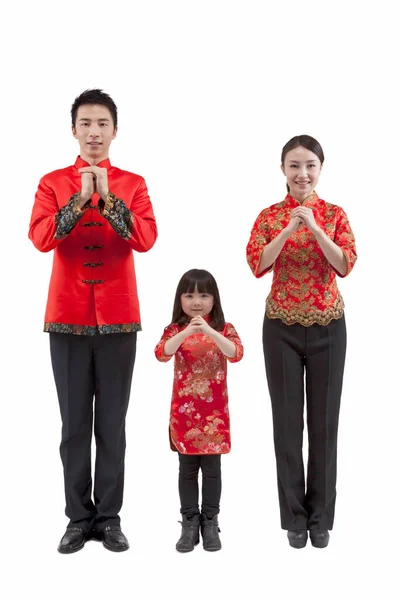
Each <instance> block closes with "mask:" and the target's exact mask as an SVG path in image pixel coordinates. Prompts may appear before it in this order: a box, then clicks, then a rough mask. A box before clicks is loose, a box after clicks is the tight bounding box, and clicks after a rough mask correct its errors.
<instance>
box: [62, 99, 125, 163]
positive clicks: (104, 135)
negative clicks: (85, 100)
mask: <svg viewBox="0 0 400 600" xmlns="http://www.w3.org/2000/svg"><path fill="white" fill-rule="evenodd" d="M72 134H73V136H74V138H75V139H77V140H78V142H79V147H80V156H81V158H82V159H83V160H86V161H87V162H88V163H89V164H94V165H95V164H98V163H99V162H101V161H102V160H104V159H105V158H108V149H109V147H110V144H111V142H112V141H113V139H114V138H115V136H116V135H117V128H116V127H115V128H114V123H113V119H112V116H111V113H110V111H109V110H108V108H107V107H106V106H102V105H101V104H84V105H83V106H80V107H79V108H78V112H77V115H76V122H75V127H74V126H73V127H72Z"/></svg>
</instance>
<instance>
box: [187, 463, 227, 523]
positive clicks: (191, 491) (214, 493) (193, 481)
mask: <svg viewBox="0 0 400 600" xmlns="http://www.w3.org/2000/svg"><path fill="white" fill-rule="evenodd" d="M200 468H201V474H202V490H201V491H202V504H201V512H202V513H204V514H205V515H207V518H208V519H212V518H213V517H214V516H215V515H217V514H218V513H219V502H220V499H221V488H222V485H221V455H220V454H201V455H200V454H195V455H190V454H181V453H179V497H180V500H181V513H182V515H186V517H187V518H188V519H191V518H192V517H193V516H194V515H197V514H199V469H200Z"/></svg>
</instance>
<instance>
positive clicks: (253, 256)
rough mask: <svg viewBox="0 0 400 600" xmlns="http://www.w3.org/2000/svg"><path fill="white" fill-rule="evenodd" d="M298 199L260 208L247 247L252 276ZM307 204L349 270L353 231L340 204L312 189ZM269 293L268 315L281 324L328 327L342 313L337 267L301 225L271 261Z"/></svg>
mask: <svg viewBox="0 0 400 600" xmlns="http://www.w3.org/2000/svg"><path fill="white" fill-rule="evenodd" d="M298 205H299V203H298V201H297V200H295V199H294V198H292V197H291V196H289V195H288V196H287V197H286V199H285V201H284V202H283V203H282V202H281V203H279V204H275V205H273V206H271V207H270V208H267V209H264V210H263V211H261V213H260V214H259V216H258V217H257V219H256V221H255V223H254V226H253V229H252V231H251V235H250V240H249V243H248V245H247V261H248V263H249V266H250V268H251V269H252V271H253V273H254V274H255V275H256V277H261V276H262V275H264V274H265V273H266V272H267V271H265V272H264V273H261V274H258V273H257V271H258V266H259V263H260V260H261V254H262V252H263V249H264V247H265V245H266V244H269V243H270V242H271V241H272V240H273V239H274V238H275V237H276V236H277V235H278V234H279V233H280V231H281V230H282V229H283V228H285V227H286V226H287V225H288V223H289V220H290V213H291V212H292V210H293V209H294V208H295V207H296V206H298ZM304 205H305V206H307V207H309V208H311V209H312V210H313V212H314V217H315V221H316V223H317V225H318V226H319V227H320V228H321V229H322V230H323V231H324V232H325V233H326V235H327V236H328V237H329V238H330V239H331V240H333V241H334V242H335V243H336V244H337V245H338V246H339V247H340V248H341V250H342V251H343V254H344V256H345V259H346V263H347V272H346V273H345V275H347V274H348V273H350V271H351V270H352V268H353V267H354V264H355V262H356V260H357V253H356V247H355V240H354V234H353V232H352V230H351V227H350V224H349V220H348V218H347V215H346V213H345V212H344V211H343V209H342V208H340V207H339V206H336V205H334V204H330V203H328V202H325V201H324V200H321V199H320V198H318V196H317V194H316V193H313V194H312V195H311V196H310V197H309V198H308V199H307V200H306V201H305V203H304ZM272 269H273V271H274V274H273V281H272V286H271V292H270V294H269V296H268V298H267V301H266V310H267V315H268V316H269V317H270V318H279V319H281V320H282V321H283V322H284V323H286V324H288V325H290V324H292V323H296V322H297V323H301V324H303V325H305V326H309V325H312V324H314V323H319V324H321V325H327V324H328V323H329V322H330V321H331V320H332V319H338V318H340V317H341V316H342V314H343V309H344V305H343V299H342V297H341V295H340V293H339V290H338V287H337V283H336V275H340V274H339V273H336V271H335V269H334V268H333V267H332V266H331V265H330V264H329V262H328V261H327V259H326V258H325V256H324V254H323V252H322V250H321V248H320V247H319V245H318V243H317V241H316V239H315V236H314V235H313V234H312V233H311V232H310V231H309V230H308V229H307V228H306V227H305V226H303V227H301V228H300V229H298V230H297V231H295V232H294V233H293V234H292V235H291V236H290V237H289V238H288V239H287V240H286V242H285V244H284V246H283V248H282V250H281V252H280V254H279V256H278V257H277V259H276V261H275V264H274V265H271V267H270V268H269V269H268V270H269V271H270V270H272Z"/></svg>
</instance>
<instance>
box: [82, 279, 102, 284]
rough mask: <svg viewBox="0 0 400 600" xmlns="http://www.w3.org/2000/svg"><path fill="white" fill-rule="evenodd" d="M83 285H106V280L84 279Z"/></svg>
mask: <svg viewBox="0 0 400 600" xmlns="http://www.w3.org/2000/svg"><path fill="white" fill-rule="evenodd" d="M82 283H104V279H82Z"/></svg>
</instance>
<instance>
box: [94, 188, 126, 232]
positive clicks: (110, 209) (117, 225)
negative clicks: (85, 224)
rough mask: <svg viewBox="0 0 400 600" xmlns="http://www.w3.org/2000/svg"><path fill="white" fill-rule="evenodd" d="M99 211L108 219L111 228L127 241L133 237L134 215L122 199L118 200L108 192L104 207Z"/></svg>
mask: <svg viewBox="0 0 400 600" xmlns="http://www.w3.org/2000/svg"><path fill="white" fill-rule="evenodd" d="M99 210H100V212H101V214H102V215H103V217H104V218H105V219H107V221H108V222H109V223H110V225H111V227H112V228H113V229H114V230H115V231H116V232H117V233H118V235H120V236H121V237H122V238H124V239H125V240H129V239H130V238H131V237H132V231H133V215H132V213H131V211H130V210H129V209H128V208H127V206H126V205H125V204H124V202H123V201H122V200H121V199H120V198H116V197H115V196H114V194H113V193H112V192H108V194H107V198H106V200H105V202H104V207H100V204H99Z"/></svg>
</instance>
